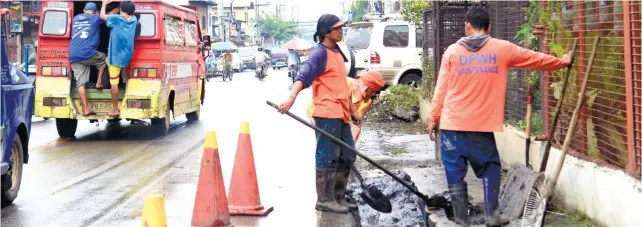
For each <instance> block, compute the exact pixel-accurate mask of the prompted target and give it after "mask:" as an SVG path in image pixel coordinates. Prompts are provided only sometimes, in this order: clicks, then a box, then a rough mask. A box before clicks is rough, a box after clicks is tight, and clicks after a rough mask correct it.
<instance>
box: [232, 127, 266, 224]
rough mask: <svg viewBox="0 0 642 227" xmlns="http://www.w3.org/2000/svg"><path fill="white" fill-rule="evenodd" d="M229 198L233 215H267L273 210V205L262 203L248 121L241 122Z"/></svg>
mask: <svg viewBox="0 0 642 227" xmlns="http://www.w3.org/2000/svg"><path fill="white" fill-rule="evenodd" d="M228 199H229V201H230V214H231V215H255V216H266V215H268V214H269V213H270V212H271V211H272V210H273V207H264V206H263V205H261V196H260V195H259V185H258V183H257V180H256V168H255V167H254V154H253V152H252V140H251V139H250V126H249V124H248V123H247V122H243V123H241V132H240V134H239V141H238V145H237V147H236V156H235V157H234V171H233V172H232V180H231V182H230V194H229V195H228Z"/></svg>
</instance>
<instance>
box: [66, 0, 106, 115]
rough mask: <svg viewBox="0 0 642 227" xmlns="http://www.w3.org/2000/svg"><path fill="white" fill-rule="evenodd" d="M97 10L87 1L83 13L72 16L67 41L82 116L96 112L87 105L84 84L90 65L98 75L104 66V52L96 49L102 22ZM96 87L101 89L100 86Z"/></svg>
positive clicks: (87, 77) (88, 74) (101, 72)
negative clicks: (69, 37) (69, 34)
mask: <svg viewBox="0 0 642 227" xmlns="http://www.w3.org/2000/svg"><path fill="white" fill-rule="evenodd" d="M97 10H98V7H97V6H96V4H94V3H93V2H89V3H87V4H86V5H85V8H84V9H83V12H84V13H83V14H78V15H77V16H75V17H74V19H73V20H72V27H71V41H70V42H69V62H71V69H72V70H73V72H74V78H75V79H76V87H77V88H78V95H79V96H80V101H81V102H82V112H83V113H82V114H83V115H84V116H89V115H95V114H96V113H94V111H93V110H91V108H89V106H88V105H87V90H86V89H85V85H86V84H87V82H89V77H90V73H91V68H90V67H91V66H95V67H96V68H98V75H102V74H103V71H105V67H106V64H105V54H104V53H101V52H99V51H98V50H97V49H98V42H99V41H100V31H99V28H100V27H99V26H100V24H102V23H103V20H101V19H100V16H99V15H98V14H96V11H97ZM99 81H100V77H99ZM96 88H97V89H102V87H96Z"/></svg>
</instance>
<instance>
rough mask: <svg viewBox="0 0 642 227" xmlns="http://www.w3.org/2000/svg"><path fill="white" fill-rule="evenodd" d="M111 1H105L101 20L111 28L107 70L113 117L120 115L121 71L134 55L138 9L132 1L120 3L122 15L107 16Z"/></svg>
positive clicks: (101, 10) (111, 114)
mask: <svg viewBox="0 0 642 227" xmlns="http://www.w3.org/2000/svg"><path fill="white" fill-rule="evenodd" d="M110 1H111V0H103V5H102V7H101V9H100V18H101V19H103V20H105V21H106V22H107V27H110V28H111V32H110V35H109V49H108V51H107V60H106V63H107V68H108V71H109V84H110V85H111V101H112V104H113V111H112V112H111V113H109V115H110V116H112V117H117V116H119V115H120V110H119V108H118V83H119V82H120V72H121V69H122V68H124V67H127V66H128V65H129V63H130V61H131V59H132V55H133V54H134V37H135V36H136V23H137V22H138V19H137V18H136V16H134V11H135V9H136V7H135V6H134V3H132V2H131V1H122V2H120V14H114V15H107V14H106V13H105V11H106V6H107V4H109V2H110Z"/></svg>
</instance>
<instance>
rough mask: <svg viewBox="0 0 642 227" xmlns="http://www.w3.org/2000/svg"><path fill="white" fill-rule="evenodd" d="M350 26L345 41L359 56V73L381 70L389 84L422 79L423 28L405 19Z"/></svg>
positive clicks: (356, 60)
mask: <svg viewBox="0 0 642 227" xmlns="http://www.w3.org/2000/svg"><path fill="white" fill-rule="evenodd" d="M379 19H380V20H379V21H372V22H357V23H352V24H351V25H350V30H349V31H348V34H347V36H346V37H345V44H346V45H347V46H348V47H349V48H350V50H351V51H352V52H353V54H354V58H355V68H356V70H357V75H361V74H362V73H364V72H366V71H370V70H375V71H378V72H379V73H381V76H383V78H384V80H386V84H388V85H397V84H407V85H410V84H413V83H414V84H415V85H418V84H419V81H420V80H421V54H422V43H423V40H422V31H421V29H418V28H417V27H416V26H415V25H414V24H412V23H409V22H406V21H403V20H390V19H389V18H379Z"/></svg>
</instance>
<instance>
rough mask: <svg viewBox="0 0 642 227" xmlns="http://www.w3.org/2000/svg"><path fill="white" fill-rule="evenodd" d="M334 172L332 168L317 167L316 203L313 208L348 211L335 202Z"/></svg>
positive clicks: (338, 211) (339, 211)
mask: <svg viewBox="0 0 642 227" xmlns="http://www.w3.org/2000/svg"><path fill="white" fill-rule="evenodd" d="M334 173H335V171H334V169H317V171H316V175H317V177H316V178H317V204H316V206H315V209H317V210H320V211H329V212H336V213H346V212H348V211H350V209H348V207H345V206H342V205H341V204H339V203H337V201H336V199H335V198H334V187H335V181H334V175H335V174H334Z"/></svg>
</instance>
